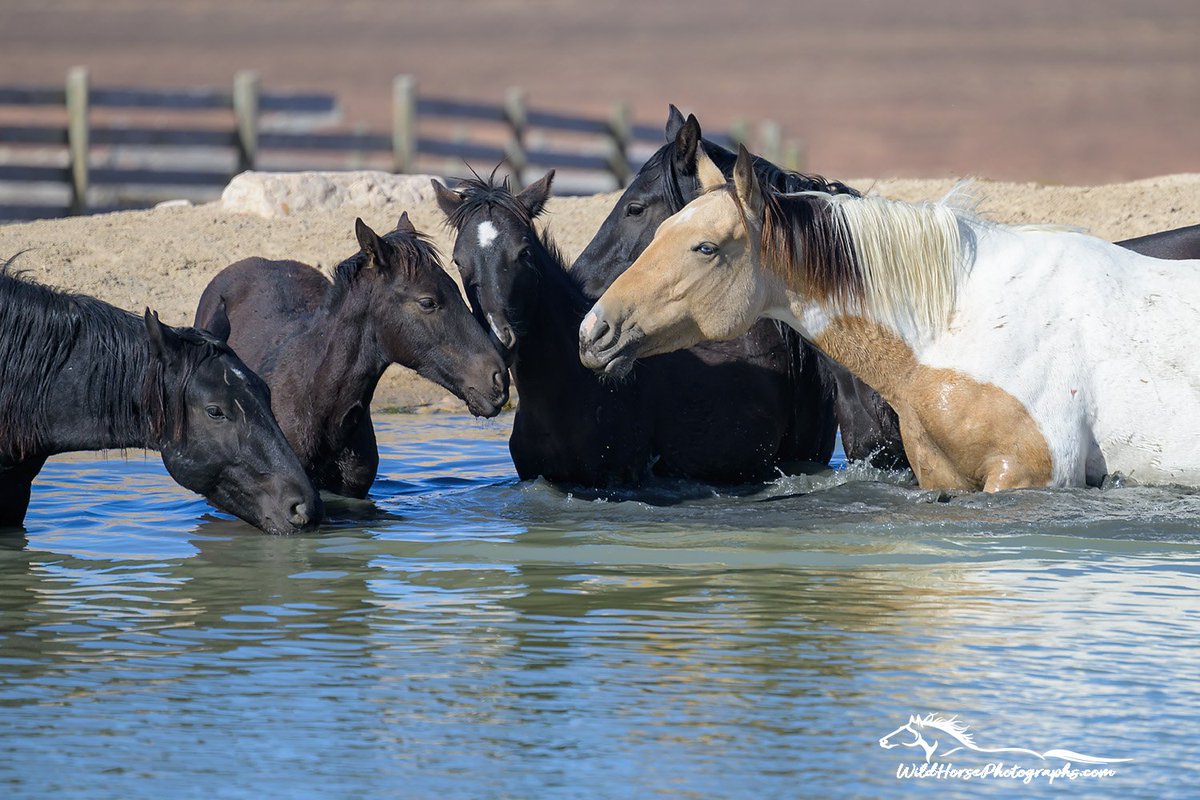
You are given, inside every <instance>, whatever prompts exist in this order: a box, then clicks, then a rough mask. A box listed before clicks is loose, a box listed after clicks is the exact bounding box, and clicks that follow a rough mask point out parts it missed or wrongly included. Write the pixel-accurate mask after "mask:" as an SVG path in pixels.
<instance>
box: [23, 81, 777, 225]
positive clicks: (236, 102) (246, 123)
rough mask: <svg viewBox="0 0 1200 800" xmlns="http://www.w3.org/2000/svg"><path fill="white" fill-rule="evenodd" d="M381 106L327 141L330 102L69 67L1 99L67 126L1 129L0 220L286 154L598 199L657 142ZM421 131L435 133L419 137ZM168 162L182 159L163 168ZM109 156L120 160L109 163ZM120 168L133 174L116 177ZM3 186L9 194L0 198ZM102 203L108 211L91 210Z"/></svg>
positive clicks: (595, 128) (473, 111)
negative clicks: (573, 176)
mask: <svg viewBox="0 0 1200 800" xmlns="http://www.w3.org/2000/svg"><path fill="white" fill-rule="evenodd" d="M392 104H393V114H392V130H391V131H389V132H379V131H370V130H364V129H362V128H361V127H359V128H356V129H350V130H346V129H340V130H339V129H335V128H336V127H338V125H339V123H340V114H339V112H338V105H337V100H336V98H335V97H333V96H332V95H328V94H318V93H303V92H293V93H282V92H272V93H268V92H264V91H262V89H261V87H260V85H259V79H258V77H257V75H255V74H254V73H252V72H239V73H238V74H237V75H236V76H235V77H234V81H233V86H232V88H231V90H230V91H223V90H219V89H199V90H158V89H125V88H104V87H92V86H90V85H89V79H88V73H87V70H86V69H84V68H81V67H77V68H75V69H73V70H71V71H70V72H69V73H68V75H67V80H66V83H65V86H64V87H63V88H47V87H0V111H4V110H6V109H12V108H16V109H34V108H41V109H43V110H45V109H55V108H60V109H65V113H66V123H65V125H63V124H48V123H30V124H13V125H6V124H0V220H14V219H29V218H38V217H53V216H62V215H64V214H84V213H94V212H98V211H110V210H116V209H119V208H137V207H145V206H147V205H150V204H152V203H153V202H155V200H154V199H151V196H152V195H154V194H155V190H157V193H158V194H159V195H161V194H163V193H164V192H167V191H170V192H172V193H173V195H172V196H174V197H182V198H187V199H206V198H208V197H211V196H212V194H213V193H214V192H215V191H217V190H219V189H220V188H221V187H223V186H224V185H226V184H227V183H228V182H229V180H230V179H231V178H232V177H233V175H235V174H236V173H237V172H241V171H243V170H247V169H255V168H261V167H262V165H263V164H264V162H265V160H266V159H265V155H266V154H273V155H275V154H285V153H286V154H289V155H290V158H291V160H290V161H289V162H288V166H287V167H286V169H290V170H303V169H312V168H315V167H314V166H313V163H312V162H313V157H314V156H316V157H325V158H326V159H328V158H329V157H340V158H342V160H343V162H344V163H346V164H347V165H348V164H350V163H361V162H362V161H363V160H366V159H373V160H375V161H382V162H383V164H384V168H387V169H391V170H392V171H394V172H414V171H417V170H418V169H419V168H420V166H421V165H425V167H426V169H429V165H430V164H431V163H437V164H438V165H437V167H434V168H433V170H432V171H444V170H445V169H446V168H447V167H448V166H450V165H453V164H454V163H461V162H462V161H468V162H474V163H477V164H479V163H482V164H486V165H488V166H489V167H490V166H491V165H494V164H498V163H500V162H502V161H503V162H505V166H506V168H507V171H508V173H509V174H510V176H511V177H512V179H513V180H514V181H515V182H516V184H517V185H518V186H520V185H521V182H522V178H523V177H524V174H525V172H526V171H527V170H544V169H549V168H556V169H560V170H573V171H577V172H579V173H580V174H588V175H592V176H593V177H596V178H599V177H602V176H608V181H609V185H608V187H607V188H614V187H621V186H624V185H626V184H627V183H628V181H629V179H630V177H631V176H632V175H633V174H634V172H635V171H636V169H637V168H638V167H639V166H640V163H639V162H638V158H637V152H636V151H638V149H639V148H640V150H641V151H642V152H643V153H648V152H651V151H652V150H653V149H655V148H657V147H658V146H659V145H660V144H661V143H662V140H663V139H662V137H663V132H662V128H661V127H660V126H657V125H643V124H637V123H634V122H633V121H632V120H631V119H630V113H629V108H628V106H627V105H626V104H624V103H616V104H614V105H613V107H612V110H611V112H610V113H609V115H608V117H607V118H603V119H602V118H591V117H583V116H576V115H571V114H564V113H560V112H556V111H549V110H545V109H539V108H532V107H529V105H528V103H527V99H526V95H525V92H524V91H523V90H521V89H511V90H509V92H508V93H507V94H506V96H505V98H504V101H503V102H502V103H498V104H489V103H482V102H475V101H469V100H458V99H449V98H438V97H421V96H420V95H419V93H418V87H417V82H416V80H415V79H414V78H413V77H411V76H407V75H401V76H399V77H397V78H396V79H395V81H394V83H393V93H392ZM97 111H103V112H107V113H108V114H109V115H110V116H111V115H112V114H116V115H117V116H118V118H119V121H118V122H112V121H104V122H98V121H97V119H96V116H97V114H96V113H95V112H97ZM130 112H132V114H133V115H134V116H136V115H138V114H139V113H140V114H147V113H149V114H152V115H153V114H154V113H155V112H165V113H169V114H170V116H171V117H172V119H174V118H175V117H179V116H181V115H182V116H183V117H184V118H189V119H191V118H199V117H198V115H197V116H196V117H192V116H190V115H192V113H193V112H204V113H205V115H206V116H205V117H204V121H205V122H206V123H207V124H206V125H205V126H201V125H200V124H199V123H196V124H187V125H185V124H184V123H180V122H171V123H166V124H164V123H163V122H162V121H161V120H151V121H150V122H149V123H146V122H129V121H128V119H127V118H126V117H128V116H129V115H130ZM223 115H231V116H232V125H229V123H228V122H224V123H219V124H222V125H224V126H225V127H212V124H213V122H212V120H213V119H217V120H218V121H219V120H220V119H228V118H229V117H228V116H223ZM265 115H272V116H271V122H272V124H270V125H264V124H263V123H264V116H265ZM5 116H6V117H11V116H12V115H11V113H9V114H6V115H5ZM43 116H45V115H44V114H43ZM160 116H161V113H160ZM426 123H428V124H429V126H431V127H433V128H434V129H435V131H434V133H430V132H427V131H424V130H422V127H423V126H424V125H425V124H426ZM448 124H449V125H453V124H458V125H460V126H461V125H464V124H467V125H469V126H470V130H471V132H472V133H476V132H478V131H490V133H491V135H490V136H489V137H485V138H483V139H480V138H478V137H475V138H474V139H472V138H468V137H467V136H466V135H465V134H463V133H462V132H461V128H460V133H459V134H458V135H457V136H447V135H446V134H445V132H444V129H445V127H446V125H448ZM439 125H440V130H436V129H438V128H439ZM298 129H299V130H298ZM747 131H748V127H747V126H744V125H740V126H735V128H734V130H733V131H732V132H730V133H727V134H713V133H706V136H707V138H710V139H712V140H714V141H718V142H720V143H722V144H727V145H736V143H737V142H739V141H746V140H747V139H748V138H749V137H748V133H747ZM580 137H583V138H580ZM564 142H566V144H564ZM758 150H759V152H761V153H762V155H764V156H766V157H767V158H770V159H771V160H774V161H777V162H782V163H783V164H784V165H785V166H788V167H791V168H797V169H798V168H800V166H801V165H800V164H799V163H796V161H797V160H798V158H799V152H800V151H799V148H798V146H796V145H794V144H790V143H788V144H785V143H784V141H783V137H782V131H781V130H780V129H779V127H778V126H777V125H775V124H774V123H770V122H767V123H763V124H762V125H761V127H760V135H759V141H758ZM97 151H100V152H102V153H107V154H109V156H110V158H109V159H108V161H107V162H104V161H103V160H101V159H98V158H97ZM156 151H157V153H158V157H157V158H154V154H155V152H156ZM31 152H32V153H34V154H35V156H36V157H35V158H34V160H33V163H30V161H29V159H28V155H29V153H31ZM178 152H187V153H188V154H190V155H191V156H193V157H189V158H186V159H180V158H176V157H172V156H171V155H170V154H172V153H178ZM114 153H119V154H121V155H122V158H120V159H115V158H112V157H111V156H112V154H114ZM205 153H208V155H207V156H206V157H202V156H203V154H205ZM5 154H7V157H3V156H4V155H5ZM303 154H308V155H307V156H306V155H303ZM20 155H25V156H26V158H25V159H24V160H22V159H20V158H18V156H20ZM306 158H307V159H308V160H307V161H305V160H304V159H306ZM789 159H790V161H789ZM47 161H49V162H50V163H47ZM129 161H133V162H134V163H123V162H129ZM439 161H440V163H438V162H439ZM117 162H122V163H117ZM323 168H326V169H328V168H329V167H327V166H326V167H323ZM342 168H348V166H344V167H342ZM592 183H593V184H595V181H594V180H593V182H592ZM6 184H7V185H9V187H10V188H9V190H8V191H3V189H4V185H6ZM32 184H42V185H43V186H46V185H55V184H57V185H59V186H65V187H68V189H69V192H68V193H69V200H67V201H65V202H63V201H61V200H60V201H59V202H57V203H55V202H48V201H43V202H38V203H32V202H26V201H23V195H25V194H26V193H25V192H24V191H23V187H27V186H29V185H32ZM12 187H15V189H14V188H12ZM603 188H605V187H604V186H603V185H601V186H599V189H600V190H602V189H603ZM593 190H596V189H593ZM104 192H107V193H108V194H109V198H108V199H107V200H105V199H102V198H101V197H100V195H102V193H104ZM43 194H45V193H44V192H43ZM14 197H15V198H16V202H13V198H14ZM157 199H163V198H162V197H161V196H159V197H158V198H157Z"/></svg>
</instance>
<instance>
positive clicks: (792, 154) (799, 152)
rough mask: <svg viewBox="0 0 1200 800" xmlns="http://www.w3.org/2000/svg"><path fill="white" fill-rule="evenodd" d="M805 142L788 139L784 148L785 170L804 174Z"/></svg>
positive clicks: (783, 164)
mask: <svg viewBox="0 0 1200 800" xmlns="http://www.w3.org/2000/svg"><path fill="white" fill-rule="evenodd" d="M805 160H806V159H805V157H804V142H802V141H800V140H799V139H788V140H787V143H786V144H785V145H784V147H783V162H782V164H781V166H782V167H783V168H784V169H790V170H791V171H792V172H804V162H805Z"/></svg>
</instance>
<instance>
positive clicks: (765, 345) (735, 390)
mask: <svg viewBox="0 0 1200 800" xmlns="http://www.w3.org/2000/svg"><path fill="white" fill-rule="evenodd" d="M666 136H667V143H666V144H665V145H663V146H662V147H661V148H659V149H658V151H656V152H655V153H654V155H652V156H650V158H649V159H647V160H646V163H645V164H643V165H642V168H641V170H639V171H638V174H637V175H636V176H634V179H633V180H632V181H631V182H630V184H629V186H628V187H627V188H626V189H625V192H624V193H623V194H622V195H621V197H620V199H618V200H617V203H616V205H615V206H614V207H613V210H612V211H611V212H610V213H609V215H608V217H606V218H605V220H604V223H603V224H602V225H601V226H600V229H599V230H598V231H597V232H596V235H595V237H593V239H592V241H591V242H590V243H589V244H588V246H587V247H585V248H584V250H583V252H582V253H580V255H579V257H578V258H577V259H575V264H574V265H573V266H572V267H571V272H572V274H574V275H576V276H578V280H579V281H580V282H581V283H582V285H583V288H584V291H585V292H586V293H587V294H588V296H589V297H593V298H599V297H600V295H601V294H603V293H604V290H605V289H607V288H608V287H609V285H610V284H611V283H612V282H613V281H614V280H616V279H617V276H619V275H620V274H621V273H622V272H624V271H625V270H626V269H628V268H629V266H630V265H631V264H632V263H633V262H634V260H635V259H636V258H637V257H638V256H639V255H641V253H642V251H643V250H645V249H646V246H647V245H649V244H650V240H651V239H653V238H654V232H655V230H657V229H658V226H659V225H660V224H662V222H663V221H664V220H665V219H666V218H667V217H669V216H671V215H672V214H676V213H678V212H679V211H681V210H682V209H683V207H684V206H685V205H687V204H688V203H689V202H691V201H692V200H694V199H695V198H696V196H697V195H698V194H699V192H700V182H699V180H698V179H697V177H696V157H697V152H698V149H699V148H700V147H701V145H703V147H704V151H705V152H706V153H707V154H708V155H709V157H710V158H712V159H713V161H714V162H715V163H716V164H717V166H718V167H720V168H721V169H722V170H723V171H725V172H726V174H729V173H730V171H731V170H732V169H733V163H734V160H735V156H734V154H733V153H731V152H729V151H728V150H726V149H724V148H723V147H720V146H719V145H717V144H715V143H713V142H710V141H707V140H705V139H703V138H702V134H701V131H700V123H699V122H698V121H697V120H696V117H695V116H691V115H690V116H688V118H687V119H686V120H685V119H684V118H683V115H682V114H680V113H679V110H678V109H677V108H675V106H671V107H670V113H669V115H668V118H667V126H666ZM754 168H755V171H756V172H757V173H758V177H759V180H760V181H762V182H763V183H764V185H767V186H771V187H772V188H774V189H775V190H776V191H780V192H802V191H820V192H826V193H829V194H845V193H849V194H855V195H857V194H858V192H856V191H855V190H853V189H851V188H850V187H848V186H846V185H845V184H843V183H840V182H837V181H827V180H825V179H824V178H822V177H820V176H817V175H802V174H800V173H797V172H788V171H785V170H782V169H780V168H779V167H777V166H775V165H774V164H772V163H771V162H769V161H767V160H765V159H761V158H756V159H755V162H754ZM743 338H748V339H750V340H751V341H752V342H753V344H752V345H751V350H752V351H757V352H768V351H771V350H772V349H773V348H774V347H776V346H778V345H779V344H780V343H785V344H786V346H787V347H789V348H791V349H793V350H794V351H795V352H796V357H797V358H798V359H801V360H802V361H804V362H805V363H806V365H808V369H809V370H810V373H812V374H811V375H803V376H802V375H797V376H796V380H794V381H793V382H792V384H791V387H792V390H793V391H794V393H795V398H794V400H793V405H792V407H793V410H792V413H793V414H794V424H796V425H797V426H799V427H800V428H801V429H803V428H804V426H811V425H813V424H814V423H815V421H816V420H817V419H818V418H820V415H821V414H827V413H836V420H835V421H834V420H831V421H830V422H829V425H830V426H831V427H832V426H834V425H835V424H836V425H840V426H841V429H842V445H843V448H844V449H845V452H846V457H847V458H849V459H851V460H857V459H868V460H870V461H871V462H872V463H873V464H875V465H877V466H880V467H884V468H888V469H896V468H904V467H906V466H907V464H908V462H907V460H906V459H905V457H904V447H903V445H902V444H901V441H900V423H899V420H898V419H897V417H896V414H895V412H894V411H892V409H891V407H890V406H888V404H887V403H886V402H885V401H884V400H883V398H881V397H880V396H879V395H878V394H877V393H876V392H875V391H874V390H873V389H871V388H870V387H869V386H867V385H866V384H865V383H863V382H862V381H860V380H858V379H857V378H855V377H854V376H853V375H851V374H850V373H849V371H847V370H845V369H844V368H842V367H841V366H840V365H838V364H835V363H834V362H832V361H830V360H828V359H826V358H824V357H823V356H820V355H818V353H817V351H816V349H815V348H813V347H812V345H810V344H808V343H807V342H805V341H804V340H803V339H801V338H800V337H799V335H798V334H796V333H795V331H792V330H790V329H781V328H780V326H779V325H777V324H775V323H773V322H769V321H762V322H759V323H757V324H756V325H755V326H754V327H752V328H751V329H750V331H749V332H748V333H747V334H746V335H745V337H743ZM692 351H693V352H697V353H706V354H707V357H708V358H709V359H717V360H719V359H720V358H722V355H724V356H725V357H730V358H735V359H738V358H745V356H744V355H742V354H739V353H737V352H736V351H732V352H731V351H728V350H724V351H723V350H722V347H721V344H720V343H704V344H700V345H697V346H696V347H694V348H692ZM751 359H752V360H753V356H751ZM709 378H710V380H711V381H713V382H712V383H708V384H707V385H706V387H705V389H706V390H707V391H711V392H716V393H720V394H721V395H723V396H725V397H727V398H728V401H729V402H730V403H733V404H736V403H738V402H740V400H741V397H742V391H743V390H742V389H741V388H740V387H737V386H735V385H729V384H725V383H723V382H722V378H721V376H720V375H719V374H718V373H715V372H714V373H710V375H709ZM814 384H818V385H822V386H824V387H825V392H826V393H827V394H828V395H829V396H831V397H833V402H834V405H833V406H832V411H826V409H824V408H816V409H814V408H813V407H812V405H811V403H810V402H809V399H808V398H809V396H810V393H811V391H812V389H811V387H812V386H813V385H814ZM830 436H831V437H832V434H830ZM826 460H827V459H826Z"/></svg>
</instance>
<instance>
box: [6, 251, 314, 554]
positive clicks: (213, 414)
mask: <svg viewBox="0 0 1200 800" xmlns="http://www.w3.org/2000/svg"><path fill="white" fill-rule="evenodd" d="M127 447H145V448H149V449H152V450H158V451H159V452H160V453H161V454H162V460H163V464H164V465H165V466H166V468H167V471H168V472H169V473H170V474H171V477H172V478H174V479H175V480H176V481H177V482H178V483H179V484H180V485H182V486H184V487H186V488H188V489H191V490H192V491H195V492H198V493H199V494H202V495H204V497H206V498H207V499H208V500H209V501H210V502H211V503H212V504H213V505H215V506H216V507H217V508H220V509H222V510H224V511H228V512H229V513H231V514H235V515H237V516H239V517H241V518H242V519H244V520H246V521H247V522H249V523H250V524H252V525H255V526H257V527H259V528H261V529H262V530H264V531H267V532H268V533H294V532H296V531H299V530H304V529H308V528H311V527H313V526H315V525H316V523H317V522H318V521H320V517H321V500H320V498H319V497H318V496H317V493H316V491H315V490H314V488H313V486H312V484H311V483H310V482H309V480H308V477H307V476H306V475H305V473H304V470H303V469H302V468H301V466H300V463H299V462H298V461H297V460H296V456H295V454H294V453H293V452H292V450H291V448H290V447H288V444H287V441H286V440H285V439H284V437H283V433H282V431H280V430H279V426H278V425H277V424H276V422H275V418H274V417H273V416H272V415H271V408H270V398H269V394H268V391H267V387H266V385H265V384H264V383H263V382H262V380H261V379H259V377H258V376H257V375H255V374H254V373H253V372H251V371H250V370H249V369H248V368H247V367H246V365H245V364H244V363H242V361H241V360H240V359H239V358H238V357H237V356H235V355H234V354H233V351H231V350H230V349H229V347H228V346H226V344H225V342H224V341H222V340H221V339H220V338H219V337H215V336H213V335H211V334H210V333H208V332H207V331H203V330H197V329H195V328H172V327H170V326H167V325H163V324H162V323H160V322H159V320H158V316H157V315H156V314H151V313H150V311H149V310H147V311H146V314H145V316H143V317H137V316H134V315H133V314H130V313H128V312H126V311H122V310H121V309H118V308H115V307H114V306H111V305H109V304H108V303H104V302H102V301H100V300H97V299H96V298H94V297H88V296H87V295H81V294H69V293H66V292H61V291H57V290H54V289H50V288H48V287H46V286H42V285H40V284H37V283H34V282H33V281H28V280H24V279H21V278H17V277H14V276H12V275H9V274H8V268H7V265H6V266H5V267H4V269H3V270H0V528H15V527H20V526H21V524H22V523H23V522H24V519H25V512H26V510H27V509H28V507H29V498H30V485H31V484H32V482H33V480H34V478H36V477H37V474H38V472H40V471H41V469H42V465H43V464H44V463H45V462H46V459H47V458H48V457H49V456H51V455H54V454H56V453H66V452H71V451H75V450H121V449H124V448H127Z"/></svg>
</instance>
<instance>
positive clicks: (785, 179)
mask: <svg viewBox="0 0 1200 800" xmlns="http://www.w3.org/2000/svg"><path fill="white" fill-rule="evenodd" d="M703 146H704V152H705V153H706V154H707V155H708V157H709V158H711V159H712V160H713V163H714V164H716V165H717V168H718V169H720V170H721V173H722V174H723V175H726V176H729V175H732V174H733V165H734V162H735V161H737V154H736V153H731V152H729V151H728V150H726V149H725V148H724V147H721V146H720V145H718V144H716V143H714V142H710V141H708V140H707V139H705V140H703ZM651 159H652V161H656V162H657V163H655V167H657V169H658V170H659V175H660V177H661V180H662V183H663V189H664V194H666V196H667V199H668V201H669V203H670V209H671V213H672V214H677V213H679V212H680V211H682V210H683V207H684V206H686V205H687V199H686V198H685V197H684V196H683V191H682V190H681V189H680V187H681V186H685V185H687V184H686V183H685V182H690V183H691V185H692V186H694V187H695V188H697V189H698V188H699V180H698V179H697V178H696V176H695V174H691V175H683V174H680V172H679V166H678V160H677V159H676V158H675V141H674V140H672V141H670V142H667V144H665V145H664V146H662V147H661V148H659V149H658V152H656V153H655V154H654V155H653V156H651ZM754 172H755V174H756V175H757V176H758V180H759V183H761V184H762V185H763V187H765V188H769V189H771V190H773V191H776V192H780V193H781V194H792V193H794V192H824V193H825V194H849V195H852V196H854V197H860V196H861V195H860V193H859V192H858V190H857V189H854V188H852V187H850V186H847V185H846V184H844V183H842V182H841V181H831V180H827V179H826V178H825V177H823V176H821V175H808V174H805V173H802V172H793V171H791V170H786V169H782V168H780V167H777V166H776V165H775V164H772V163H771V162H770V161H767V160H766V159H765V158H761V157H759V156H754Z"/></svg>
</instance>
